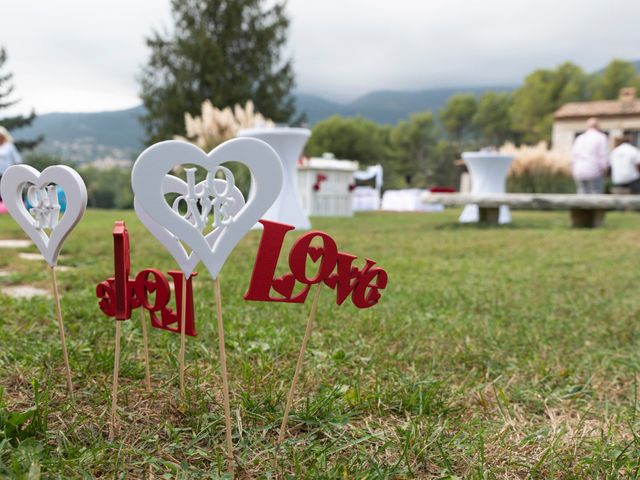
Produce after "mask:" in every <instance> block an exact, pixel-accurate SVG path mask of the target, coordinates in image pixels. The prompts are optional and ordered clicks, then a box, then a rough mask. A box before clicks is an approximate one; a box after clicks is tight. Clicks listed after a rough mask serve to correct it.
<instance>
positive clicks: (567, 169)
mask: <svg viewBox="0 0 640 480" xmlns="http://www.w3.org/2000/svg"><path fill="white" fill-rule="evenodd" d="M500 153H504V154H508V155H513V156H514V157H515V158H514V161H513V163H512V164H511V170H510V171H509V176H508V178H507V191H508V192H521V193H574V192H575V185H574V182H573V178H572V176H571V160H570V158H569V155H568V154H566V153H563V152H556V151H553V150H549V147H548V145H547V143H546V142H540V143H538V144H537V145H533V146H530V145H522V146H520V147H516V146H515V145H514V144H512V143H506V144H504V145H503V146H502V147H501V148H500Z"/></svg>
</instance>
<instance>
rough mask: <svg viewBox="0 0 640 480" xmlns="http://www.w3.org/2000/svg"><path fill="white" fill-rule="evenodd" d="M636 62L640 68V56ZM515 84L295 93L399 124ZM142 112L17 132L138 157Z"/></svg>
mask: <svg viewBox="0 0 640 480" xmlns="http://www.w3.org/2000/svg"><path fill="white" fill-rule="evenodd" d="M633 63H634V65H635V66H636V69H637V70H638V71H640V60H637V61H635V62H633ZM601 71H602V70H600V71H598V72H596V73H600V72H601ZM515 88H517V87H516V86H513V85H498V86H495V85H494V86H486V87H479V86H475V87H473V86H472V87H455V88H432V89H424V90H416V91H407V90H380V91H374V92H370V93H367V94H366V95H363V96H361V97H358V98H356V99H355V100H352V101H349V102H335V101H332V100H329V99H326V98H323V97H321V96H318V95H312V94H308V93H297V94H296V95H295V96H296V106H297V109H298V112H299V113H305V114H306V119H307V122H308V125H309V126H313V125H315V124H316V123H317V122H319V121H320V120H322V119H325V118H328V117H330V116H332V115H342V116H347V117H351V116H357V115H361V116H362V117H364V118H368V119H370V120H373V121H375V122H378V123H386V124H395V123H397V122H398V121H400V120H402V119H405V118H407V117H409V116H410V115H411V114H412V113H416V112H423V111H426V110H431V111H434V112H436V111H438V110H439V109H440V108H442V107H443V106H444V104H445V103H446V101H447V99H448V98H449V97H450V96H451V95H454V94H455V93H473V94H475V95H481V94H482V93H484V92H485V91H487V90H491V91H502V92H506V91H511V90H514V89H515ZM142 114H144V107H143V106H142V105H139V106H137V107H134V108H129V109H126V110H117V111H110V112H92V113H47V114H44V115H40V116H38V117H37V118H36V119H35V121H34V122H33V124H32V125H31V126H30V127H27V128H23V129H21V130H19V131H17V132H15V133H14V134H15V137H16V139H29V138H34V137H37V136H39V135H43V136H44V137H45V140H44V142H43V143H42V145H41V146H40V147H38V148H39V150H40V151H42V152H45V153H52V154H55V155H59V156H61V157H62V158H65V159H67V160H70V161H74V162H80V163H82V162H88V161H91V160H96V159H101V158H115V159H133V158H135V157H136V156H137V155H138V153H139V152H140V150H141V149H142V147H143V138H144V131H143V129H142V126H141V125H140V123H139V122H138V118H139V117H140V116H141V115H142Z"/></svg>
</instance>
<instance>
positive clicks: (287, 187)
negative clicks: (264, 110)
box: [238, 127, 311, 230]
mask: <svg viewBox="0 0 640 480" xmlns="http://www.w3.org/2000/svg"><path fill="white" fill-rule="evenodd" d="M310 135H311V130H309V129H307V128H289V127H275V128H248V129H244V130H240V131H239V132H238V137H252V138H258V139H260V140H262V141H264V142H267V143H268V144H269V145H271V147H272V148H273V149H274V150H275V151H276V152H277V153H278V155H280V159H281V160H282V164H283V167H284V181H283V183H282V190H281V191H280V196H279V197H278V198H277V199H276V201H275V202H274V204H273V205H272V206H271V208H269V210H268V211H267V213H265V214H264V215H263V217H262V218H264V219H265V220H272V221H274V222H280V223H286V224H288V225H293V226H294V227H296V229H298V230H308V229H310V228H311V222H310V221H309V217H308V216H307V214H306V213H305V212H304V210H303V209H302V205H301V203H300V199H299V196H298V191H297V186H296V183H297V177H296V175H297V174H296V168H297V164H298V159H299V158H300V155H301V154H302V149H303V148H304V145H305V144H306V143H307V140H308V139H309V136H310ZM249 195H251V193H249Z"/></svg>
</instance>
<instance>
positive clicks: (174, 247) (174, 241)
mask: <svg viewBox="0 0 640 480" xmlns="http://www.w3.org/2000/svg"><path fill="white" fill-rule="evenodd" d="M214 182H215V183H216V187H217V190H218V191H224V189H225V188H226V184H227V182H226V181H225V180H222V179H220V178H216V179H214ZM205 184H206V181H202V182H200V183H198V184H197V185H196V188H198V189H202V188H204V187H205ZM168 193H177V194H179V195H182V196H184V195H187V193H188V185H187V183H186V182H185V181H184V180H182V179H180V178H178V177H175V176H173V175H165V177H164V182H163V183H162V194H163V195H166V194H168ZM230 195H231V197H232V198H233V199H234V202H232V205H231V206H230V209H229V211H230V214H231V215H235V214H237V213H238V212H239V211H240V209H241V208H242V207H243V206H244V197H243V196H242V192H240V190H239V189H238V188H237V187H235V186H233V187H232V188H231V189H230ZM133 208H134V209H135V211H136V214H137V215H138V218H139V219H140V221H141V222H142V224H143V225H144V226H145V227H147V230H149V232H151V234H152V235H153V236H154V237H156V239H157V240H158V241H159V242H160V243H161V244H162V245H163V246H164V248H166V249H167V250H168V251H169V253H170V254H171V256H172V257H173V258H174V259H175V261H176V262H177V263H178V266H179V267H180V270H182V272H183V273H184V275H185V277H186V278H187V280H188V279H189V277H190V276H191V274H192V273H193V271H194V270H195V268H196V265H197V264H198V262H199V261H200V259H199V258H198V256H197V255H195V254H194V253H193V252H191V253H190V254H188V253H187V251H186V250H185V249H184V247H183V246H182V243H180V240H179V239H178V238H177V237H176V236H174V235H173V234H172V233H171V232H169V230H167V229H166V228H164V227H163V226H162V225H160V224H159V223H158V222H156V221H155V220H154V219H153V218H151V217H150V216H149V214H148V213H147V212H145V211H144V209H143V208H142V206H141V205H140V200H138V197H135V198H134V200H133ZM221 231H222V230H220V229H219V228H217V229H215V230H212V231H211V232H210V233H209V234H208V235H206V237H205V238H206V239H207V243H209V245H213V244H214V242H215V241H216V239H217V238H218V236H219V235H220V232H221Z"/></svg>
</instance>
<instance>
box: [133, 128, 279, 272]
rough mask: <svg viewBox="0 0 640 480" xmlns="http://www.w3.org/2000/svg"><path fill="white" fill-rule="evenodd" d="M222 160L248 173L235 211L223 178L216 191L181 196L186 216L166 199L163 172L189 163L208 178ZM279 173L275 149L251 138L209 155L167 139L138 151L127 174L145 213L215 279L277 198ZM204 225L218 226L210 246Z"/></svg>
mask: <svg viewBox="0 0 640 480" xmlns="http://www.w3.org/2000/svg"><path fill="white" fill-rule="evenodd" d="M226 162H238V163H242V164H243V165H245V166H246V167H247V168H248V169H249V171H250V172H251V183H252V192H251V193H250V194H249V199H248V200H247V202H246V203H245V205H244V206H243V207H242V208H241V209H240V210H239V211H238V212H235V213H234V211H233V209H232V208H231V204H232V203H233V196H232V195H231V192H230V191H229V190H228V189H227V187H229V186H230V182H225V185H226V187H225V189H224V191H217V186H216V185H215V184H213V185H210V186H208V187H207V189H206V191H203V192H198V191H197V189H196V188H195V186H192V188H191V189H190V190H191V191H190V192H188V193H187V197H185V201H187V200H188V202H187V205H189V211H188V213H187V214H185V215H182V214H181V213H180V212H179V211H176V210H174V209H173V208H172V206H170V205H169V204H168V203H167V201H166V199H165V196H164V183H165V181H166V180H165V179H166V175H167V174H169V172H171V171H172V170H173V169H174V168H175V167H177V166H179V165H186V164H189V165H194V166H196V167H200V168H203V169H204V170H206V171H207V173H209V174H211V178H213V176H215V173H216V172H217V171H219V170H220V169H221V165H222V164H224V163H226ZM222 171H224V170H222ZM283 175H284V173H283V168H282V162H281V161H280V157H278V154H277V153H276V152H275V150H274V149H273V148H271V147H270V146H269V145H268V144H266V143H265V142H263V141H261V140H257V139H255V138H236V139H233V140H229V141H227V142H224V143H222V144H220V145H218V146H217V147H216V148H214V149H213V150H212V151H211V152H210V153H209V154H206V153H205V152H203V151H202V150H201V149H200V148H198V147H196V146H195V145H192V144H190V143H186V142H180V141H174V140H171V141H167V142H160V143H157V144H155V145H152V146H151V147H149V148H147V149H146V150H145V151H144V152H142V154H140V156H139V157H138V159H137V160H136V163H135V165H134V166H133V171H132V173H131V186H132V187H133V192H134V194H135V197H136V199H137V200H138V201H139V203H140V207H141V208H142V209H143V210H144V211H145V212H146V213H147V214H148V215H149V217H151V218H152V219H153V220H154V221H155V222H156V223H158V224H160V225H161V226H162V227H163V228H165V229H166V230H167V231H168V232H170V233H171V234H173V235H174V236H175V237H176V238H177V239H178V240H180V241H181V242H182V243H184V244H185V245H186V246H188V247H189V248H190V249H191V250H192V252H193V254H195V255H196V257H197V258H199V259H200V260H201V261H202V263H203V264H204V265H205V267H206V268H207V270H208V271H209V274H210V275H211V277H212V278H213V279H216V278H217V277H218V273H219V272H220V269H221V268H222V266H223V265H224V262H225V261H226V260H227V258H228V257H229V255H230V254H231V252H232V251H233V249H234V248H235V246H236V245H237V244H238V242H239V241H240V240H241V239H242V237H244V236H245V234H246V233H247V232H248V231H249V230H251V228H252V227H253V226H254V225H255V223H256V222H257V221H258V220H259V219H260V218H262V215H263V214H264V213H265V212H266V211H267V210H268V209H269V207H271V205H272V204H273V202H274V201H275V200H276V198H278V195H279V193H280V190H281V188H282V180H283ZM228 178H229V177H227V179H228ZM210 214H211V216H212V217H213V219H210ZM207 225H210V226H213V228H214V230H217V229H219V230H220V234H219V235H217V238H216V239H215V242H213V244H210V243H209V242H208V241H207V238H206V236H205V234H204V233H203V230H204V227H205V226H207ZM183 267H184V268H186V269H187V270H186V271H185V270H183V273H184V274H185V276H186V277H187V278H188V277H189V276H190V275H191V273H192V270H191V269H190V267H191V265H184V264H183Z"/></svg>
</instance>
